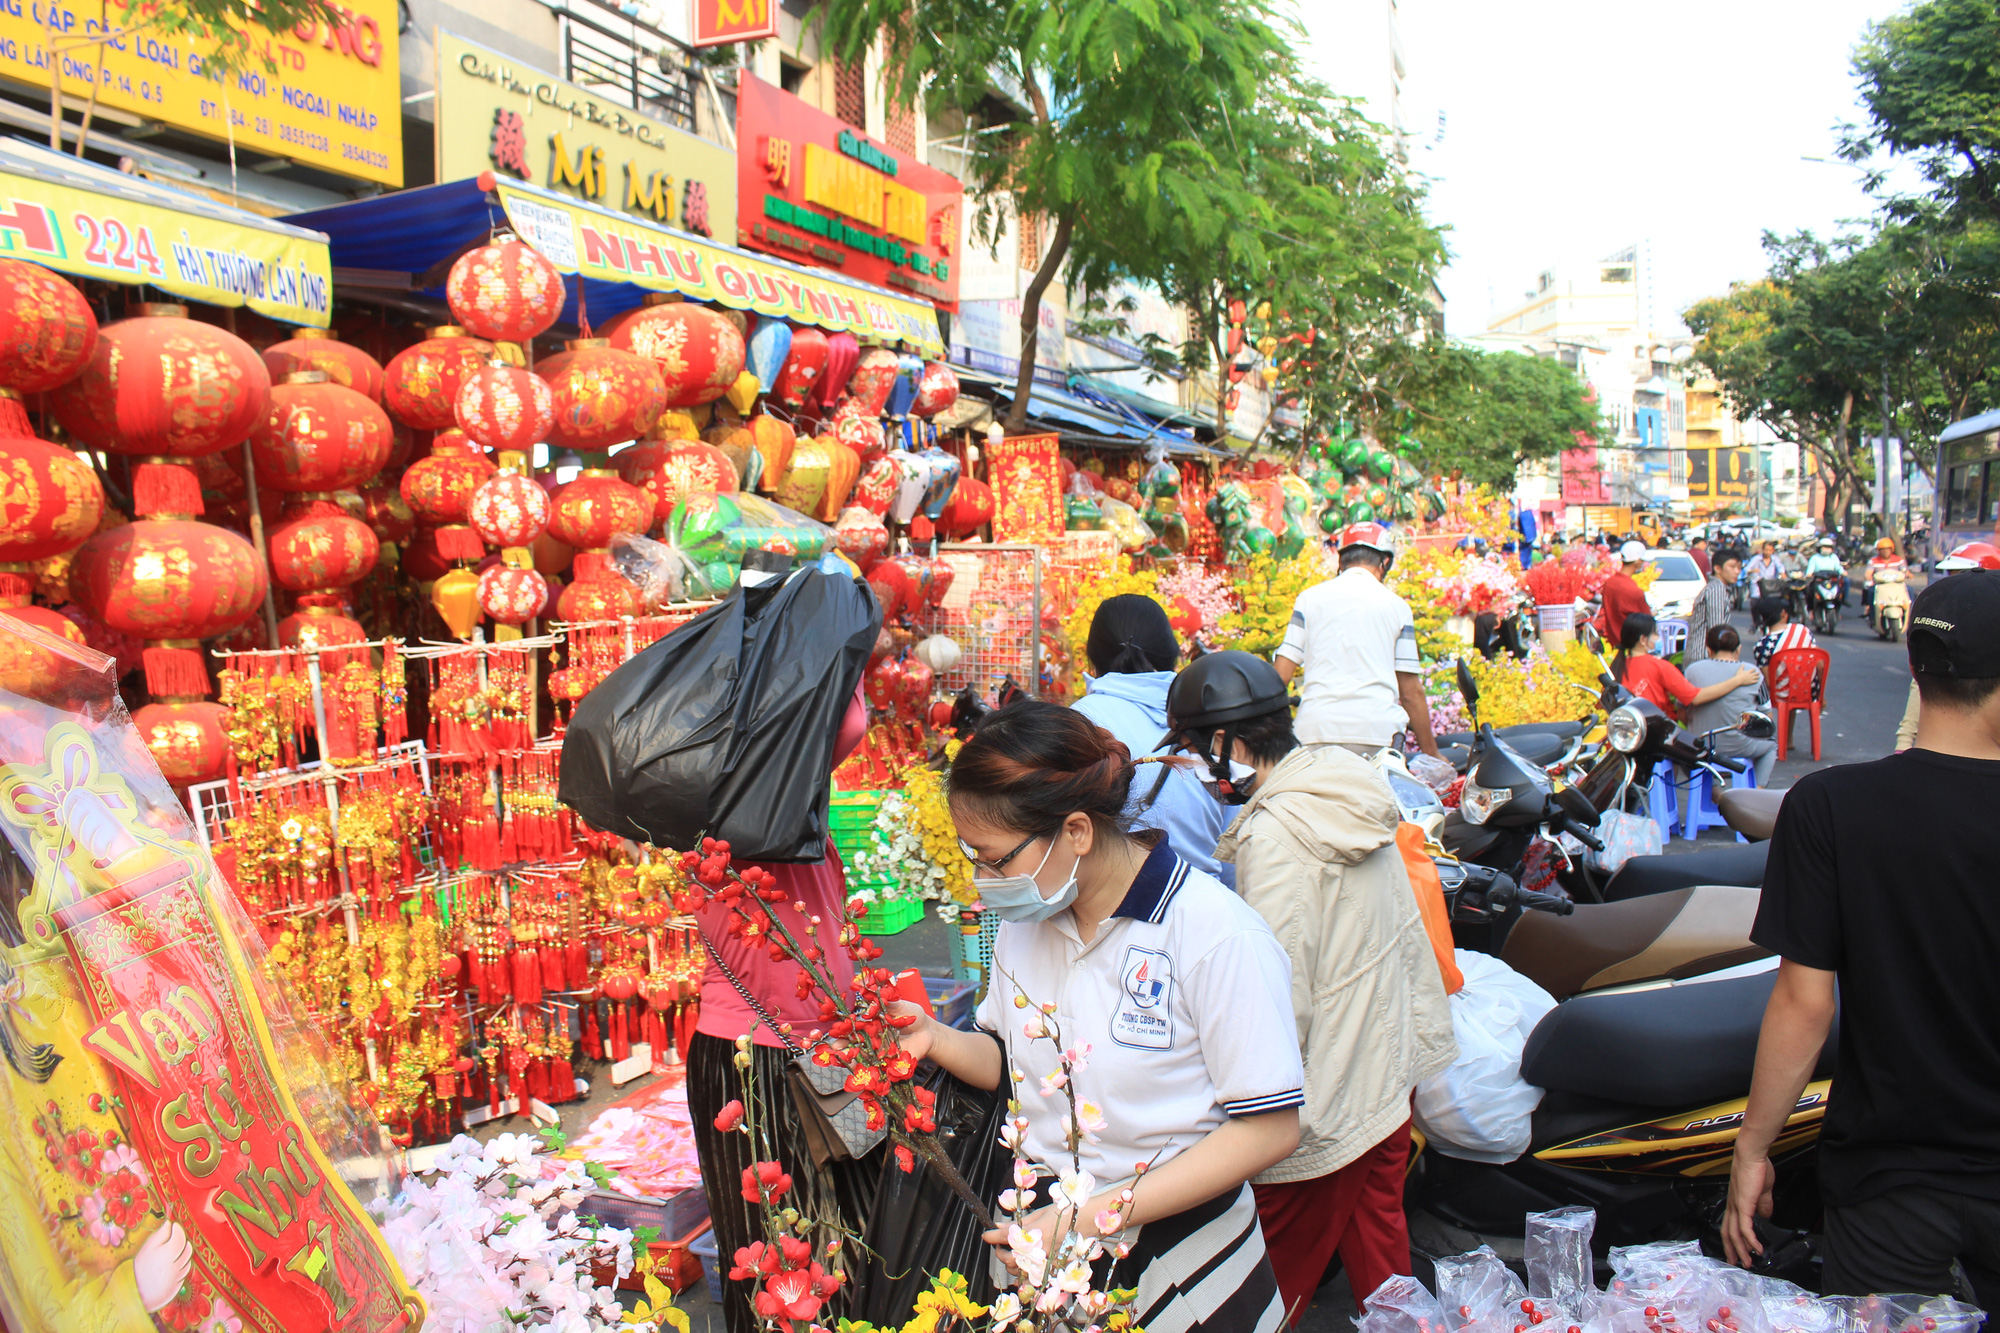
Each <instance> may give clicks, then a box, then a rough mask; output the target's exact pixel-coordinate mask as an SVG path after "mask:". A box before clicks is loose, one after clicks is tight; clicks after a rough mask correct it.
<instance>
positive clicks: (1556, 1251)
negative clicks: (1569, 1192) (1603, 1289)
mask: <svg viewBox="0 0 2000 1333" xmlns="http://www.w3.org/2000/svg"><path fill="white" fill-rule="evenodd" d="M1596 1229H1597V1211H1596V1210H1595V1209H1592V1208H1577V1207H1569V1208H1557V1209H1555V1210H1553V1211H1551V1212H1546V1213H1529V1214H1528V1221H1527V1234H1526V1237H1525V1239H1524V1240H1523V1242H1522V1252H1523V1258H1524V1260H1525V1265H1526V1267H1527V1270H1528V1294H1529V1295H1530V1296H1533V1297H1536V1298H1537V1299H1541V1298H1547V1299H1549V1300H1553V1301H1557V1302H1560V1303H1561V1304H1563V1305H1565V1306H1568V1307H1571V1308H1574V1307H1576V1306H1577V1305H1578V1304H1579V1303H1580V1302H1581V1301H1582V1299H1583V1294H1584V1293H1585V1292H1589V1293H1590V1294H1591V1295H1592V1296H1595V1295H1596V1294H1597V1282H1596V1278H1595V1277H1594V1275H1593V1268H1592V1264H1591V1258H1590V1237H1591V1234H1592V1233H1593V1232H1594V1231H1596Z"/></svg>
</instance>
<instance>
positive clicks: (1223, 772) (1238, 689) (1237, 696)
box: [1167, 649, 1292, 805]
mask: <svg viewBox="0 0 2000 1333" xmlns="http://www.w3.org/2000/svg"><path fill="white" fill-rule="evenodd" d="M1291 703H1292V700H1291V698H1290V696H1289V695H1287V694H1286V692H1285V682H1284V679H1283V678H1282V677H1281V676H1279V675H1278V669H1277V668H1276V667H1274V666H1272V665H1271V664H1270V663H1269V662H1266V661H1265V660H1264V659H1263V658H1261V657H1258V656H1257V655H1256V654H1255V653H1245V652H1239V651H1236V650H1234V649H1231V650H1229V651H1226V652H1220V653H1208V654H1206V655H1204V656H1202V657H1200V658H1198V659H1196V660H1195V661H1194V662H1193V663H1192V664H1191V665H1189V666H1188V667H1186V668H1185V669H1184V670H1182V672H1181V673H1180V674H1179V675H1178V676H1175V677H1174V683H1173V685H1172V687H1171V688H1170V689H1168V691H1167V726H1168V728H1169V730H1168V733H1167V740H1168V741H1169V742H1170V743H1172V744H1173V745H1175V746H1177V747H1185V748H1187V749H1191V750H1193V751H1194V752H1195V753H1196V754H1199V755H1200V756H1201V757H1202V759H1203V760H1204V761H1205V762H1206V763H1207V764H1208V772H1209V776H1210V777H1211V778H1212V779H1213V780H1214V782H1215V785H1216V791H1217V794H1218V795H1219V796H1220V797H1221V798H1222V799H1223V800H1224V801H1227V802H1228V803H1230V804H1231V805H1241V804H1242V803H1243V802H1245V801H1247V800H1249V799H1250V790H1249V787H1248V785H1247V784H1245V783H1240V782H1237V781H1234V780H1233V779H1232V778H1231V776H1230V768H1229V757H1230V754H1231V752H1232V751H1234V749H1235V748H1236V746H1235V741H1236V726H1237V724H1238V723H1240V722H1245V721H1248V720H1249V719H1250V718H1253V717H1263V716H1265V715H1266V714H1269V713H1276V712H1279V711H1281V710H1283V709H1286V708H1289V707H1291ZM1217 730H1220V731H1221V732H1222V751H1221V753H1220V754H1215V753H1211V752H1210V750H1209V741H1210V739H1211V738H1212V737H1213V736H1214V735H1215V733H1216V731H1217Z"/></svg>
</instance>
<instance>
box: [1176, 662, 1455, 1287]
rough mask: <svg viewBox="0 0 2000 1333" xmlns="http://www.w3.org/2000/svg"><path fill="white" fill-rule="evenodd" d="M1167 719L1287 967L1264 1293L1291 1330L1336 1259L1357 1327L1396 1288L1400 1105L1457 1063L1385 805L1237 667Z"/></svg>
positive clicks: (1368, 771)
mask: <svg viewBox="0 0 2000 1333" xmlns="http://www.w3.org/2000/svg"><path fill="white" fill-rule="evenodd" d="M1167 708H1168V713H1169V720H1170V724H1171V725H1172V726H1173V728H1174V736H1175V739H1176V741H1177V743H1178V744H1179V745H1180V746H1181V747H1182V748H1185V749H1188V750H1192V751H1194V752H1196V753H1198V754H1199V755H1200V756H1201V757H1202V759H1203V760H1204V761H1205V762H1206V763H1207V765H1208V768H1209V771H1210V777H1211V779H1212V780H1213V784H1214V786H1215V788H1216V790H1217V792H1218V794H1219V795H1220V796H1221V798H1222V799H1224V800H1225V801H1230V802H1232V803H1237V804H1241V805H1242V807H1243V809H1242V813H1241V814H1239V815H1238V816H1237V817H1236V820H1235V822H1234V823H1233V824H1231V825H1230V827H1229V829H1228V831H1227V832H1226V833H1224V834H1223V837H1222V842H1221V845H1220V846H1219V847H1217V849H1216V854H1217V856H1218V857H1219V858H1220V859H1221V860H1223V861H1230V862H1234V863H1235V866H1236V887H1237V891H1238V892H1239V893H1240V894H1242V895H1243V899H1244V901H1245V902H1247V903H1248V904H1249V905H1250V906H1251V907H1253V908H1255V909H1256V911H1257V913H1258V914H1259V915H1260V916H1262V917H1263V918H1264V919H1265V920H1266V921H1267V922H1269V923H1270V926H1271V929H1272V931H1273V932H1275V933H1276V935H1277V937H1278V942H1279V944H1281V945H1282V946H1283V947H1284V949H1285V951H1286V953H1287V954H1289V955H1290V957H1291V961H1292V1006H1293V1011H1294V1017H1295V1018H1296V1020H1297V1023H1298V1031H1299V1049H1300V1053H1301V1055H1302V1056H1303V1058H1304V1063H1305V1104H1304V1106H1303V1107H1302V1108H1301V1109H1300V1113H1299V1115H1300V1138H1299V1146H1298V1150H1297V1151H1296V1152H1294V1153H1293V1154H1292V1155H1291V1156H1290V1157H1288V1158H1286V1159H1285V1160H1284V1161H1282V1162H1280V1163H1278V1164H1277V1165H1276V1166H1274V1167H1271V1168H1270V1169H1268V1170H1266V1171H1265V1172H1264V1173H1263V1174H1261V1175H1259V1176H1258V1177H1256V1180H1255V1182H1254V1183H1255V1187H1256V1193H1257V1211H1258V1216H1259V1218H1260V1220H1261V1221H1262V1223H1263V1227H1264V1236H1265V1242H1266V1245H1267V1246H1268V1248H1269V1252H1270V1256H1271V1264H1272V1267H1273V1268H1274V1269H1275V1270H1276V1272H1277V1277H1278V1286H1279V1290H1280V1293H1281V1294H1282V1296H1283V1298H1284V1302H1285V1306H1286V1309H1287V1311H1288V1312H1289V1313H1290V1316H1291V1319H1292V1322H1293V1323H1294V1324H1296V1323H1297V1322H1298V1319H1299V1317H1300V1316H1301V1315H1302V1314H1303V1313H1304V1312H1305V1309H1306V1307H1307V1306H1308V1305H1309V1304H1310V1303H1311V1301H1312V1296H1313V1292H1314V1291H1315V1290H1316V1289H1317V1288H1318V1286H1319V1283H1320V1279H1321V1277H1322V1276H1323V1275H1324V1274H1325V1272H1326V1268H1327V1265H1328V1263H1329V1262H1330V1261H1331V1259H1332V1257H1333V1255H1334V1253H1335V1252H1336V1251H1338V1253H1339V1254H1340V1257H1341V1261H1342V1263H1343V1264H1344V1265H1345V1267H1346V1269H1347V1272H1348V1274H1349V1277H1350V1280H1351V1283H1352V1286H1353V1291H1354V1300H1355V1306H1356V1309H1357V1310H1359V1308H1360V1303H1361V1301H1362V1299H1363V1298H1364V1297H1366V1296H1367V1295H1368V1294H1369V1293H1370V1292H1372V1291H1373V1290H1374V1289H1375V1288H1376V1287H1377V1286H1379V1285H1380V1284H1381V1283H1382V1281H1383V1280H1384V1279H1386V1278H1389V1277H1392V1276H1394V1275H1395V1274H1397V1273H1402V1272H1407V1271H1408V1263H1409V1253H1410V1241H1409V1232H1408V1228H1407V1226H1406V1224H1405V1222H1404V1220H1403V1175H1404V1170H1405V1167H1406V1166H1407V1164H1408V1160H1409V1150H1410V1094H1411V1091H1412V1089H1414V1088H1415V1087H1416V1085H1417V1084H1418V1083H1419V1082H1420V1081H1422V1080H1423V1079H1425V1078H1428V1077H1430V1076H1431V1075H1432V1074H1435V1073H1437V1072H1438V1071H1440V1070H1442V1069H1444V1068H1445V1067H1446V1066H1448V1065H1449V1064H1451V1062H1452V1060H1453V1058H1454V1057H1455V1056H1456V1054H1457V1047H1456V1044H1455V1043H1454V1041H1453V1039H1452V1027H1451V1011H1450V1008H1449V1006H1448V1003H1447V1001H1446V999H1445V990H1444V982H1443V980H1442V978H1441V977H1440V976H1439V973H1438V965H1437V959H1436V956H1435V954H1434V953H1433V952H1432V949H1431V945H1430V939H1429V937H1428V936H1427V935H1426V934H1425V932H1424V926H1423V922H1422V919H1421V918H1420V917H1419V916H1418V913H1417V902H1416V895H1415V893H1414V892H1413V891H1412V889H1411V887H1410V879H1409V875H1408V873H1407V872H1406V871H1405V869H1404V867H1403V860H1402V855H1401V853H1400V852H1399V851H1398V850H1397V847H1396V827H1397V824H1398V819H1399V817H1398V812H1397V808H1396V802H1395V798H1394V797H1393V796H1392V795H1391V794H1390V792H1389V786H1388V783H1387V782H1386V781H1385V780H1384V779H1383V777H1382V775H1381V774H1380V773H1379V772H1377V771H1376V769H1375V768H1374V767H1373V766H1372V765H1370V764H1369V763H1368V762H1367V761H1365V760H1363V759H1361V758H1360V757H1359V756H1357V755H1355V754H1354V753H1352V752H1351V751H1349V750H1347V749H1345V748H1343V747H1341V746H1338V745H1314V746H1301V745H1300V744H1299V743H1298V740H1297V739H1296V737H1295V736H1294V735H1293V732H1292V719H1291V710H1290V701H1289V699H1287V697H1286V692H1285V685H1284V682H1283V681H1282V680H1281V679H1280V678H1279V676H1278V673H1277V671H1276V670H1275V669H1274V668H1273V667H1272V666H1271V664H1270V663H1268V662H1266V661H1264V660H1263V659H1262V658H1259V657H1255V656H1253V655H1252V654H1249V653H1240V652H1225V653H1213V654H1210V655H1208V656H1206V657H1203V658H1201V659H1200V660H1198V661H1197V662H1195V663H1194V664H1193V665H1191V666H1189V667H1188V668H1187V669H1186V670H1185V671H1183V672H1181V674H1180V675H1179V676H1178V677H1177V678H1176V679H1175V682H1174V687H1173V691H1172V693H1171V694H1170V695H1169V697H1168V703H1167Z"/></svg>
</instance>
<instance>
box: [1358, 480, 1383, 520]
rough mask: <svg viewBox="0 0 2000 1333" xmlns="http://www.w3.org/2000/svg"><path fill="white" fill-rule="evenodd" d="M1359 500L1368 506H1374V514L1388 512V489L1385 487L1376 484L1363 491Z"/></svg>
mask: <svg viewBox="0 0 2000 1333" xmlns="http://www.w3.org/2000/svg"><path fill="white" fill-rule="evenodd" d="M1361 498H1362V499H1364V500H1366V501H1367V502H1368V503H1369V504H1371V505H1374V506H1375V512H1376V513H1378V514H1386V513H1388V512H1389V488H1388V487H1387V486H1384V485H1382V484H1380V483H1379V482H1378V483H1376V484H1375V485H1373V486H1370V487H1369V488H1368V489H1367V490H1365V491H1363V492H1362V493H1361Z"/></svg>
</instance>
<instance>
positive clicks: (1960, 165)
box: [1842, 0, 2000, 217]
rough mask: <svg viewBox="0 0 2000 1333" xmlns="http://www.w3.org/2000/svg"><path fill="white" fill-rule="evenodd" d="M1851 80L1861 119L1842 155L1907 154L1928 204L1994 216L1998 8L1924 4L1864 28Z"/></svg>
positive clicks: (1998, 174)
mask: <svg viewBox="0 0 2000 1333" xmlns="http://www.w3.org/2000/svg"><path fill="white" fill-rule="evenodd" d="M1854 73H1855V77H1856V78H1857V79H1858V80H1859V81H1860V85H1861V98H1862V102H1863V104H1864V105H1865V106H1866V107H1867V110H1868V120H1867V123H1866V124H1865V125H1864V126H1860V127H1855V128H1854V129H1852V130H1851V131H1850V132H1849V134H1848V136H1847V140H1846V142H1845V144H1844V145H1843V149H1842V151H1843V152H1844V153H1845V155H1846V156H1848V157H1849V158H1851V159H1853V160H1855V161H1863V160H1866V159H1867V158H1869V157H1870V156H1872V155H1873V154H1875V153H1877V152H1878V151H1879V152H1887V153H1890V154H1896V155H1904V156H1908V157H1909V158H1911V159H1912V160H1913V161H1915V162H1916V164H1917V166H1918V167H1919V169H1920V170H1921V171H1922V172H1923V175H1924V179H1925V180H1926V181H1928V182H1929V183H1930V186H1931V189H1932V191H1933V198H1934V199H1935V200H1937V201H1942V202H1944V203H1946V204H1948V205H1949V206H1951V207H1952V208H1953V209H1955V210H1971V211H1973V212H1976V213H1981V214H1984V215H1986V216H1988V217H2000V4H1996V2H1995V0H1925V2H1924V3H1922V4H1919V5H1916V6H1914V7H1912V8H1911V9H1910V10H1909V11H1907V12H1906V13H1902V14H1898V15H1896V16H1895V17H1893V18H1890V19H1885V20H1884V21H1882V22H1881V23H1877V24H1874V25H1873V26H1871V27H1870V28H1869V29H1868V32H1867V35H1866V36H1865V37H1864V38H1863V39H1862V42H1861V44H1860V46H1859V47H1857V48H1856V50H1855V53H1854ZM1881 179H1882V178H1881V176H1880V174H1879V173H1878V174H1877V175H1876V176H1875V177H1874V181H1875V183H1876V184H1877V185H1878V186H1879V185H1880V183H1881Z"/></svg>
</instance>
